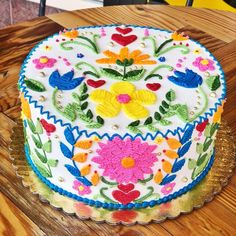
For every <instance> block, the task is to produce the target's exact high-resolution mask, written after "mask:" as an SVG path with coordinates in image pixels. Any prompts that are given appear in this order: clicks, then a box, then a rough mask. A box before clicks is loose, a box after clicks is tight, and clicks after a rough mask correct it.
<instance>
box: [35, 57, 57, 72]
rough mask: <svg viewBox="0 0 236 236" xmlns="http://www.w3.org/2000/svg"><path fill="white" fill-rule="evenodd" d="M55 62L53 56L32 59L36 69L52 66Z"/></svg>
mask: <svg viewBox="0 0 236 236" xmlns="http://www.w3.org/2000/svg"><path fill="white" fill-rule="evenodd" d="M56 62H57V60H56V59H55V58H49V57H47V56H41V57H40V58H37V59H34V60H33V63H34V64H35V68H36V69H44V68H52V67H53V66H54V64H55V63H56Z"/></svg>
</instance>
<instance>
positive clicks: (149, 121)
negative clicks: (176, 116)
mask: <svg viewBox="0 0 236 236" xmlns="http://www.w3.org/2000/svg"><path fill="white" fill-rule="evenodd" d="M151 123H152V117H151V116H150V117H148V118H147V119H146V120H145V121H144V125H149V124H151Z"/></svg>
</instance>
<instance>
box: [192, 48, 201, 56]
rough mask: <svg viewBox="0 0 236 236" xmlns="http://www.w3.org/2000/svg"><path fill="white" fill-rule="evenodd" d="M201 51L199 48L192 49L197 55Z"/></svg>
mask: <svg viewBox="0 0 236 236" xmlns="http://www.w3.org/2000/svg"><path fill="white" fill-rule="evenodd" d="M200 53H201V50H200V49H195V50H194V51H193V54H196V55H198V54H200Z"/></svg>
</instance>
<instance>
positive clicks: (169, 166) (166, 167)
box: [162, 160, 172, 174]
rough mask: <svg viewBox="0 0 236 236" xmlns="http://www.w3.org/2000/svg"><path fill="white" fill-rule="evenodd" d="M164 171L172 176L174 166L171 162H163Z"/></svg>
mask: <svg viewBox="0 0 236 236" xmlns="http://www.w3.org/2000/svg"><path fill="white" fill-rule="evenodd" d="M162 169H163V170H164V171H165V172H166V173H167V174H170V173H171V170H172V164H171V163H170V162H169V161H165V160H163V161H162Z"/></svg>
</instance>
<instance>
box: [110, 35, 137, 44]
mask: <svg viewBox="0 0 236 236" xmlns="http://www.w3.org/2000/svg"><path fill="white" fill-rule="evenodd" d="M111 39H112V40H114V41H115V42H117V43H119V44H120V45H122V46H127V45H128V44H130V43H133V42H134V41H135V40H136V39H137V36H136V35H129V36H123V35H121V34H113V35H112V36H111Z"/></svg>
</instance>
